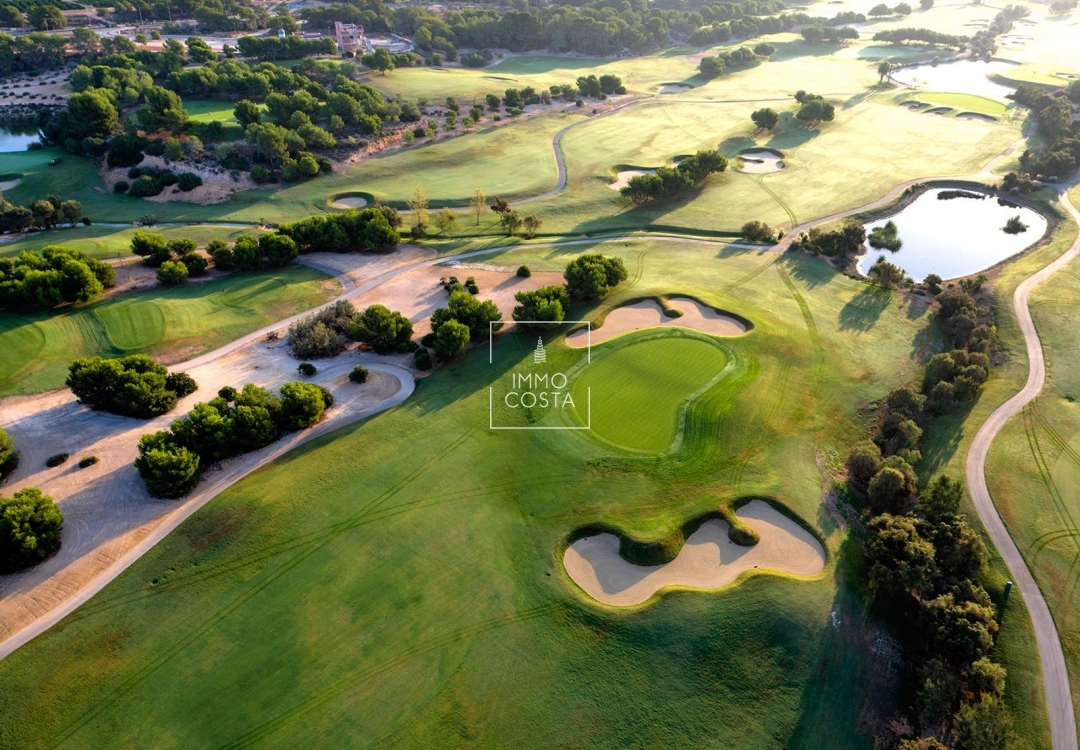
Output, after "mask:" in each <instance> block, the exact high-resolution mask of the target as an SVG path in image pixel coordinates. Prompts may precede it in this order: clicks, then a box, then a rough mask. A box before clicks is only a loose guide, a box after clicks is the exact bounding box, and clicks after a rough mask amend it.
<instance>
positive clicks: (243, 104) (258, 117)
mask: <svg viewBox="0 0 1080 750" xmlns="http://www.w3.org/2000/svg"><path fill="white" fill-rule="evenodd" d="M233 116H234V117H235V118H236V121H237V122H238V123H240V126H241V127H243V128H247V126H248V125H258V124H259V123H260V122H261V121H262V112H261V111H260V110H259V105H257V104H256V103H255V102H253V101H251V100H250V99H241V100H240V101H238V102H237V103H236V106H235V107H233Z"/></svg>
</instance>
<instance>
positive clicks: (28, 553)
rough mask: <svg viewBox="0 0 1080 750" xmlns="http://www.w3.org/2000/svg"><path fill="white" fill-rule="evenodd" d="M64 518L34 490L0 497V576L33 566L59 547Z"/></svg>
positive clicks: (54, 506)
mask: <svg viewBox="0 0 1080 750" xmlns="http://www.w3.org/2000/svg"><path fill="white" fill-rule="evenodd" d="M63 525H64V517H63V516H62V515H61V514H60V511H59V510H57V509H56V504H55V503H54V502H53V499H52V498H51V497H49V496H48V495H43V494H41V490H39V489H37V488H36V487H27V488H25V489H22V490H19V491H18V492H16V493H15V494H14V495H13V496H12V497H2V496H0V573H14V572H15V571H18V570H22V569H24V568H28V567H30V566H31V565H37V564H38V563H39V562H41V561H42V560H44V559H45V558H46V557H48V556H49V555H51V554H52V553H53V552H55V551H56V550H57V549H58V548H59V547H60V529H61V528H62V527H63Z"/></svg>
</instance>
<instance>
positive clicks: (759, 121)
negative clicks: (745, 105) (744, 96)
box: [750, 107, 780, 130]
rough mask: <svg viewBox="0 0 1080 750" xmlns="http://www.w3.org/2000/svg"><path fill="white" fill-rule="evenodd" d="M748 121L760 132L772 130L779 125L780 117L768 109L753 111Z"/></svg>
mask: <svg viewBox="0 0 1080 750" xmlns="http://www.w3.org/2000/svg"><path fill="white" fill-rule="evenodd" d="M750 119H751V120H752V121H753V123H754V125H756V126H757V127H758V128H759V129H760V130H772V129H773V128H775V127H776V126H777V125H779V124H780V115H778V114H777V113H776V111H775V110H772V109H769V108H768V107H762V108H761V109H757V110H754V111H753V112H752V113H751V115H750Z"/></svg>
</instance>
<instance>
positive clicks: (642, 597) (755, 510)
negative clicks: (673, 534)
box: [563, 500, 825, 607]
mask: <svg viewBox="0 0 1080 750" xmlns="http://www.w3.org/2000/svg"><path fill="white" fill-rule="evenodd" d="M736 515H737V516H738V517H739V518H741V519H743V520H744V521H746V523H747V525H748V526H750V527H751V528H753V529H754V530H755V531H756V532H757V533H758V536H759V537H760V541H758V543H757V544H755V545H754V546H753V547H742V546H740V545H738V544H735V543H734V542H732V541H731V540H730V539H728V533H727V530H728V525H727V522H726V521H722V520H719V519H714V520H710V521H706V522H705V523H703V524H702V525H701V527H700V528H699V529H698V530H697V531H695V532H694V533H693V534H691V535H690V536H689V537H688V538H687V540H686V543H685V544H684V545H683V547H682V549H681V550H679V554H678V555H676V556H675V559H674V560H672V561H671V562H669V563H665V564H663V565H635V564H634V563H632V562H629V561H627V560H626V559H625V558H624V557H623V556H622V555H620V554H619V538H618V537H617V536H615V535H614V534H597V535H596V536H590V537H585V538H584V539H578V540H577V541H576V542H574V543H573V544H571V545H570V546H569V547H567V548H566V552H565V553H563V566H564V567H565V568H566V572H567V574H568V575H569V576H570V578H571V579H573V581H574V583H576V584H577V585H578V586H580V587H581V588H582V590H584V591H585V593H587V594H588V595H589V596H591V597H592V598H594V599H596V600H597V601H599V602H603V603H604V604H610V605H612V606H616V607H629V606H633V605H635V604H641V603H642V602H646V601H648V600H649V599H651V598H652V597H653V595H655V594H656V593H657V592H658V591H660V590H661V589H664V588H668V587H672V586H676V587H684V588H692V589H703V590H715V589H718V588H722V587H723V586H727V585H729V584H731V583H733V582H734V581H735V579H737V578H738V577H739V576H740V575H742V574H743V573H745V572H746V571H748V570H754V569H758V570H763V571H776V572H780V573H788V574H791V575H796V576H803V577H807V578H809V577H812V576H816V575H817V574H818V573H820V572H821V571H822V570H824V569H825V550H824V549H822V547H821V543H820V542H819V541H818V540H817V539H815V538H814V535H813V534H811V533H810V532H809V531H807V530H806V529H804V528H803V527H802V526H800V525H799V524H797V523H795V521H793V520H791V519H790V518H788V517H787V516H785V515H784V514H783V513H781V512H780V511H778V510H776V509H775V508H773V507H772V506H771V505H769V504H768V503H766V502H764V501H762V500H751V501H750V502H749V503H747V504H746V505H744V506H743V507H742V508H740V509H739V510H738V512H737V513H736Z"/></svg>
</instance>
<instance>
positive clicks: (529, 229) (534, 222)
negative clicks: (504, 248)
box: [521, 214, 543, 239]
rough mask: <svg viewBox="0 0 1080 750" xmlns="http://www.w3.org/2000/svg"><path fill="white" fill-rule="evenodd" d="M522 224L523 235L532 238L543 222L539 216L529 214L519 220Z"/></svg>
mask: <svg viewBox="0 0 1080 750" xmlns="http://www.w3.org/2000/svg"><path fill="white" fill-rule="evenodd" d="M521 223H522V226H524V228H525V236H526V237H527V238H529V239H532V238H533V237H535V236H536V233H537V232H538V231H540V225H541V224H542V223H543V222H542V221H541V219H540V217H539V216H537V215H536V214H529V215H528V216H526V217H525V218H524V219H522V220H521Z"/></svg>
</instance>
